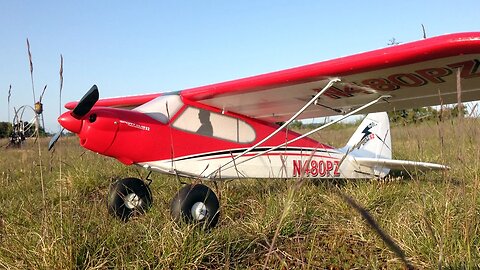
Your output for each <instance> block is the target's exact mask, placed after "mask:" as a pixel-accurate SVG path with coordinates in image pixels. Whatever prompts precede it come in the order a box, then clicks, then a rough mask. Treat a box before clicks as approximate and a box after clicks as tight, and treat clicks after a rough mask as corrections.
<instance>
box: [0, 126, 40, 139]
mask: <svg viewBox="0 0 480 270" xmlns="http://www.w3.org/2000/svg"><path fill="white" fill-rule="evenodd" d="M22 124H23V125H25V126H26V125H27V124H29V123H28V122H22ZM12 132H13V126H12V123H10V122H0V138H8V137H10V135H11V134H12ZM34 132H35V125H33V126H32V128H30V129H28V130H26V131H25V137H31V136H32V135H33V134H34ZM39 134H40V137H45V136H48V135H49V134H48V133H46V132H45V129H44V128H43V127H39Z"/></svg>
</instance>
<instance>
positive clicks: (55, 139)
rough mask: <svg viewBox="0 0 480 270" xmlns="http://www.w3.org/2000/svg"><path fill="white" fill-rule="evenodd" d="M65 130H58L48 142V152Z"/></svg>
mask: <svg viewBox="0 0 480 270" xmlns="http://www.w3.org/2000/svg"><path fill="white" fill-rule="evenodd" d="M64 130H65V129H64V128H62V130H60V131H59V132H57V133H56V134H55V135H53V137H52V138H51V139H50V142H49V143H48V151H50V150H52V148H53V146H54V145H55V143H56V142H57V141H58V139H59V138H60V136H61V135H62V133H63V131H64Z"/></svg>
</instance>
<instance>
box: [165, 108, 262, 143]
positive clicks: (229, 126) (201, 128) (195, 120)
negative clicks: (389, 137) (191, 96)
mask: <svg viewBox="0 0 480 270" xmlns="http://www.w3.org/2000/svg"><path fill="white" fill-rule="evenodd" d="M173 127H175V128H178V129H181V130H185V131H188V132H192V133H197V134H200V135H203V136H210V137H216V138H219V139H223V140H228V141H233V142H237V143H249V142H252V141H254V140H255V131H254V130H253V128H252V127H251V126H250V125H248V124H247V123H245V122H244V121H242V120H240V119H237V118H233V117H229V116H225V115H222V114H218V113H213V112H210V111H207V110H202V109H198V108H194V107H188V108H187V109H185V111H183V113H182V114H181V115H180V116H179V117H178V118H177V120H176V121H175V122H174V123H173Z"/></svg>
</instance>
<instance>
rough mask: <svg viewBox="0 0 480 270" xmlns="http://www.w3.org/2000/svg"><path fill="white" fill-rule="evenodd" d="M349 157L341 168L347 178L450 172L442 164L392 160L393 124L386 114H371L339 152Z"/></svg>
mask: <svg viewBox="0 0 480 270" xmlns="http://www.w3.org/2000/svg"><path fill="white" fill-rule="evenodd" d="M340 150H341V151H342V152H344V153H345V154H346V157H345V160H344V162H343V163H342V165H341V170H342V173H343V175H344V176H345V177H350V178H363V177H372V176H376V177H385V176H386V175H387V174H388V173H389V172H390V169H397V170H420V171H425V170H448V169H449V167H447V166H445V165H441V164H435V163H427V162H417V161H409V160H392V140H391V137H390V123H389V121H388V115H387V113H386V112H378V113H370V114H368V115H367V117H365V119H364V120H363V121H362V123H361V124H360V126H359V127H358V128H357V130H356V131H355V133H353V136H352V137H351V138H350V140H349V141H348V143H347V145H346V146H345V147H344V148H342V149H340Z"/></svg>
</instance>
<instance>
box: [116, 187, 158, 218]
mask: <svg viewBox="0 0 480 270" xmlns="http://www.w3.org/2000/svg"><path fill="white" fill-rule="evenodd" d="M107 206H108V212H109V213H110V214H111V215H112V216H114V217H116V218H119V219H121V220H123V221H128V219H129V218H130V217H132V216H135V215H142V214H144V213H145V212H146V211H147V210H148V209H149V208H150V206H152V192H151V191H150V188H149V187H148V186H147V185H145V183H144V182H143V181H142V180H140V179H138V178H124V179H121V180H118V181H116V182H115V183H113V184H112V185H111V186H110V191H109V192H108V200H107Z"/></svg>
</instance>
